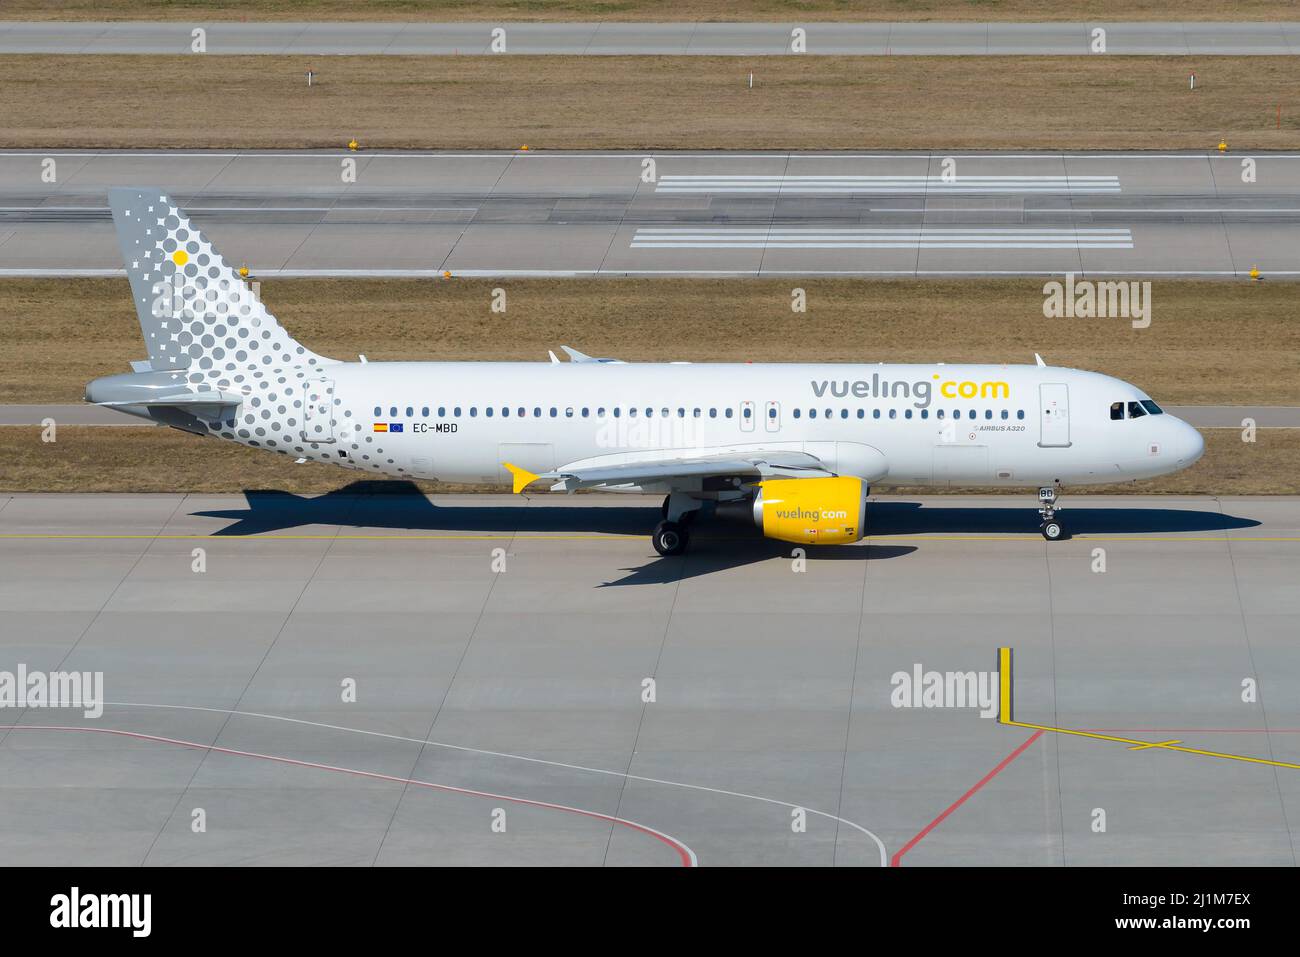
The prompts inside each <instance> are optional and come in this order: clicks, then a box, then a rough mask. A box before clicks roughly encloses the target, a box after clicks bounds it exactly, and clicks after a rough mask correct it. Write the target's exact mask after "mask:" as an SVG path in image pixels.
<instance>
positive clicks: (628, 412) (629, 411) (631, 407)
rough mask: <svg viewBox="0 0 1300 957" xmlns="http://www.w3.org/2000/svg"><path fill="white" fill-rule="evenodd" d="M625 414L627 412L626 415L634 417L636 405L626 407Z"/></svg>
mask: <svg viewBox="0 0 1300 957" xmlns="http://www.w3.org/2000/svg"><path fill="white" fill-rule="evenodd" d="M627 414H628V416H629V417H630V418H633V419H635V418H636V406H630V407H629V408H628V410H627Z"/></svg>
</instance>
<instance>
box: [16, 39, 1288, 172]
mask: <svg viewBox="0 0 1300 957" xmlns="http://www.w3.org/2000/svg"><path fill="white" fill-rule="evenodd" d="M309 66H311V67H313V68H314V69H316V70H317V71H319V82H318V83H317V84H316V85H315V86H313V87H311V88H308V87H307V85H306V83H305V82H304V81H303V76H304V73H305V71H306V69H307V67H309ZM750 70H752V71H753V72H754V88H753V89H752V90H750V89H748V88H747V86H746V77H747V74H748V72H749V71H750ZM1189 70H1195V72H1196V74H1197V87H1198V89H1197V90H1196V92H1194V93H1193V92H1189V91H1188V89H1187V74H1188V71H1189ZM0 89H3V90H4V109H3V116H4V123H3V124H0V145H3V146H8V147H22V148H27V147H38V148H39V147H49V148H55V147H69V148H90V147H103V148H127V147H154V148H183V147H184V148H199V147H220V148H296V147H341V146H343V144H345V143H347V142H348V140H349V139H350V138H352V137H354V136H355V137H356V138H357V139H358V140H359V141H360V142H361V144H362V148H363V149H365V148H381V147H382V148H407V147H410V148H458V149H459V148H465V149H486V148H501V149H515V148H518V147H519V146H521V145H523V144H528V145H529V146H530V147H531V148H533V149H556V148H566V149H651V148H657V149H672V148H689V149H735V148H737V147H744V148H746V149H805V150H806V149H867V148H870V149H893V148H909V149H911V148H935V149H967V148H990V149H992V148H998V149H1003V148H1005V149H1024V148H1051V149H1084V148H1086V149H1207V148H1211V147H1213V146H1215V145H1217V144H1218V142H1219V140H1220V138H1226V139H1227V141H1228V143H1229V146H1230V147H1232V148H1233V149H1234V150H1235V149H1272V148H1279V149H1281V148H1287V149H1290V148H1296V147H1298V146H1300V71H1298V70H1296V69H1295V60H1294V59H1293V58H1290V57H1205V58H1189V57H1125V58H1122V59H1119V60H1111V59H1104V58H1100V57H1099V58H1095V59H1082V58H1076V57H983V58H980V59H979V61H978V70H973V65H972V61H971V60H970V59H969V58H963V57H892V58H875V59H873V58H855V57H814V58H805V57H767V58H762V57H760V58H755V59H752V60H751V59H745V60H740V59H737V58H731V57H567V56H555V57H549V56H548V57H520V58H496V57H325V58H320V57H279V56H250V57H239V56H232V57H193V56H190V57H169V56H139V57H137V56H45V55H31V56H8V57H0ZM1279 105H1281V106H1282V118H1281V126H1280V129H1279V128H1277V126H1278V121H1277V112H1276V111H1277V107H1278V106H1279Z"/></svg>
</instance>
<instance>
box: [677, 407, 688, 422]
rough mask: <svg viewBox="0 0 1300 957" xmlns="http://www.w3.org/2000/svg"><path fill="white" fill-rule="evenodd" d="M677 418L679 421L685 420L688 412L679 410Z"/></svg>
mask: <svg viewBox="0 0 1300 957" xmlns="http://www.w3.org/2000/svg"><path fill="white" fill-rule="evenodd" d="M677 418H679V419H684V418H686V410H685V409H681V408H679V409H678V410H677Z"/></svg>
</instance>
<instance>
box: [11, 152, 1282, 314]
mask: <svg viewBox="0 0 1300 957" xmlns="http://www.w3.org/2000/svg"><path fill="white" fill-rule="evenodd" d="M46 159H52V160H54V163H55V166H54V169H55V171H56V182H54V183H47V182H44V181H43V179H42V172H43V171H44V170H47V169H48V168H49V167H48V164H45V163H44V160H46ZM646 159H652V160H653V161H654V164H653V171H652V172H653V177H652V180H653V181H651V182H646V181H643V172H647V169H648V168H647V167H646V166H645V165H644V164H643V161H644V160H646ZM949 160H951V162H948V161H949ZM352 164H355V171H354V172H355V177H354V178H355V182H352V181H348V182H345V181H344V174H345V173H347V175H348V176H349V178H352V177H353V169H352ZM1243 164H1246V165H1243ZM1251 164H1253V165H1251ZM1247 174H1249V175H1247ZM1252 177H1253V178H1252ZM112 185H131V186H143V185H151V186H159V187H162V188H165V189H167V190H168V191H170V192H171V193H172V196H173V199H175V200H177V201H179V202H180V203H181V204H182V205H183V206H185V207H186V208H187V209H189V210H190V211H191V212H192V213H193V215H194V218H195V220H196V221H197V222H198V223H199V224H200V226H201V227H202V228H203V229H204V230H205V232H206V233H207V234H208V236H209V237H210V238H211V239H212V240H213V241H214V242H215V243H216V244H217V246H218V247H219V248H220V249H221V250H222V251H223V253H224V254H225V255H226V257H227V258H228V259H235V260H239V261H243V262H246V263H247V264H248V265H249V267H250V268H251V269H252V270H253V271H254V273H255V275H258V276H264V277H271V276H348V275H365V276H386V275H393V276H428V277H436V276H441V275H443V274H444V272H448V271H450V272H452V273H453V274H454V275H461V276H628V275H631V276H665V275H680V276H688V275H692V276H756V275H762V276H808V275H844V276H987V275H1061V274H1064V273H1066V272H1073V273H1076V274H1080V275H1082V276H1119V277H1130V278H1136V277H1147V278H1154V277H1160V276H1193V277H1202V276H1203V277H1212V278H1244V277H1245V276H1247V275H1248V274H1249V273H1250V271H1251V270H1252V269H1253V268H1257V269H1258V270H1259V271H1260V273H1261V274H1262V276H1263V278H1264V279H1265V280H1266V281H1267V280H1272V279H1283V280H1285V279H1294V278H1296V277H1300V243H1297V242H1296V238H1297V235H1298V230H1300V154H1294V153H1284V154H1283V153H1272V154H1258V155H1253V156H1240V155H1234V154H1227V155H1219V154H1218V153H1208V154H1201V153H1068V154H1060V153H1024V154H1015V153H957V154H953V155H951V156H949V155H945V154H942V153H936V152H924V151H917V152H895V153H879V154H872V153H860V154H849V153H806V154H805V153H794V154H791V153H661V154H644V153H617V152H615V153H607V152H574V153H545V152H540V153H539V152H523V151H517V152H485V153H460V152H448V153H425V152H397V153H374V154H371V153H365V152H361V153H357V154H348V153H346V152H345V153H332V152H239V153H232V152H219V151H213V152H52V153H43V152H37V151H9V152H3V153H0V276H5V275H56V276H58V275H117V274H120V271H121V262H120V260H119V254H118V250H117V245H116V242H115V239H114V236H113V230H112V222H111V219H110V217H109V214H108V210H107V207H106V201H105V190H106V188H107V187H108V186H112ZM1156 308H1157V309H1158V304H1157V307H1156Z"/></svg>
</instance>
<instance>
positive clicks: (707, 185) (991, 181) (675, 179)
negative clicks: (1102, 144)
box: [655, 173, 1122, 194]
mask: <svg viewBox="0 0 1300 957" xmlns="http://www.w3.org/2000/svg"><path fill="white" fill-rule="evenodd" d="M1121 191H1122V190H1121V188H1120V182H1119V177H1118V176H1063V175H1051V176H1031V175H1020V176H958V177H956V178H955V179H951V180H948V179H945V178H943V177H942V176H930V175H897V176H895V175H861V176H858V175H849V174H845V175H838V176H837V175H791V174H776V175H764V174H726V173H720V174H691V175H675V174H667V173H666V174H663V175H661V176H660V177H659V179H658V182H657V183H656V184H655V192H656V193H668V194H677V193H773V192H780V193H790V194H822V193H846V192H851V193H1119V192H1121Z"/></svg>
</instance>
